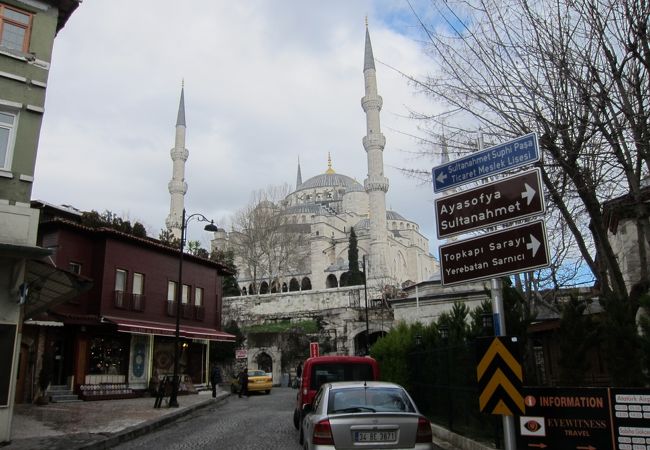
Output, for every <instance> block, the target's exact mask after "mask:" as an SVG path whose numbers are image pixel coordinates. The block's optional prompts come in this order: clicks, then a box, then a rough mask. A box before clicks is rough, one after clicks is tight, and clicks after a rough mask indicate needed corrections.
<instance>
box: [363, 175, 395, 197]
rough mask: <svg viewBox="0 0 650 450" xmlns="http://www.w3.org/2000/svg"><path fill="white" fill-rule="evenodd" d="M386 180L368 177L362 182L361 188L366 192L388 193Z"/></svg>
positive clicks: (380, 177) (378, 177)
mask: <svg viewBox="0 0 650 450" xmlns="http://www.w3.org/2000/svg"><path fill="white" fill-rule="evenodd" d="M388 186H389V183H388V178H386V177H382V176H377V175H374V176H370V177H368V178H366V179H365V180H364V181H363V187H364V189H365V190H366V192H372V191H382V192H384V193H386V192H388Z"/></svg>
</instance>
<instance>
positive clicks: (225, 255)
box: [210, 250, 241, 297]
mask: <svg viewBox="0 0 650 450" xmlns="http://www.w3.org/2000/svg"><path fill="white" fill-rule="evenodd" d="M210 259H211V260H212V261H216V262H218V263H220V264H223V265H224V266H226V267H228V268H229V269H231V270H232V271H233V272H234V274H233V275H226V276H225V277H223V284H222V288H223V296H224V297H234V296H237V295H240V294H241V292H240V291H239V284H238V283H237V278H236V274H237V266H235V253H234V251H233V250H225V251H224V250H213V251H212V253H211V254H210Z"/></svg>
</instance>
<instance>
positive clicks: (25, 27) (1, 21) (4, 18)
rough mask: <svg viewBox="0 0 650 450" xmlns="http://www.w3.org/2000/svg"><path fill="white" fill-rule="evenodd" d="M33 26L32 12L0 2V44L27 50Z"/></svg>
mask: <svg viewBox="0 0 650 450" xmlns="http://www.w3.org/2000/svg"><path fill="white" fill-rule="evenodd" d="M31 28H32V14H29V13H27V12H25V11H22V10H20V9H17V8H12V7H9V6H7V5H3V4H1V3H0V46H2V47H5V48H9V49H11V50H18V51H20V52H27V51H28V50H29V35H30V32H31Z"/></svg>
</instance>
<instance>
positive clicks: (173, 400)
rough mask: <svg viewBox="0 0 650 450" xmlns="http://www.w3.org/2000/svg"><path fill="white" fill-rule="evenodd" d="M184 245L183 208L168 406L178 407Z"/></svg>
mask: <svg viewBox="0 0 650 450" xmlns="http://www.w3.org/2000/svg"><path fill="white" fill-rule="evenodd" d="M184 246H185V208H183V218H182V220H181V243H180V246H179V250H180V252H179V257H178V286H176V333H175V337H174V378H172V393H171V395H170V396H169V407H170V408H178V388H179V381H180V380H179V379H178V378H179V374H178V360H179V358H180V354H179V353H180V351H179V347H180V342H181V300H182V295H183V247H184Z"/></svg>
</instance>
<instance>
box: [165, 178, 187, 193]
mask: <svg viewBox="0 0 650 450" xmlns="http://www.w3.org/2000/svg"><path fill="white" fill-rule="evenodd" d="M167 188H168V189H169V193H170V194H182V195H185V193H186V192H187V183H186V182H185V181H178V180H171V181H170V182H169V183H168V184H167Z"/></svg>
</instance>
